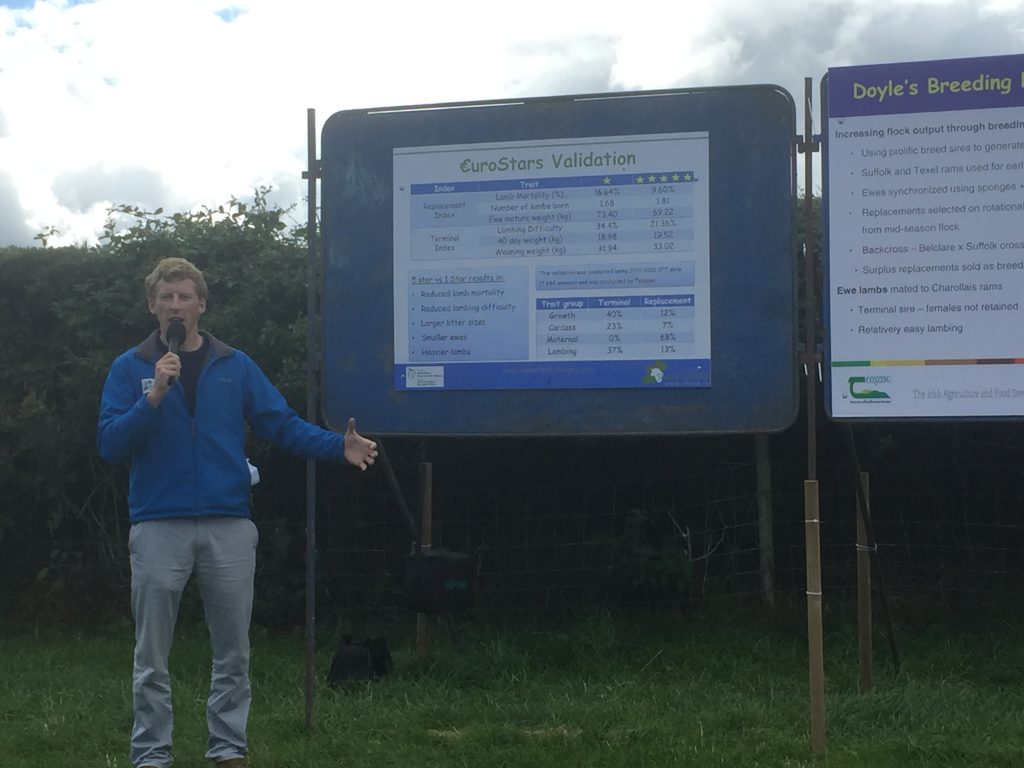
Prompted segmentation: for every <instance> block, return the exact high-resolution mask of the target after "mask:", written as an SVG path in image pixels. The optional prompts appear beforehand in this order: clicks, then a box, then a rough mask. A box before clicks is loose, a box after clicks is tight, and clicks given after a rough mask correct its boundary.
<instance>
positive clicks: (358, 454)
mask: <svg viewBox="0 0 1024 768" xmlns="http://www.w3.org/2000/svg"><path fill="white" fill-rule="evenodd" d="M344 453H345V461H347V462H348V463H349V464H351V465H352V466H354V467H359V469H362V470H365V469H366V468H367V467H372V466H373V462H374V461H376V459H377V444H376V443H375V442H373V441H372V440H367V439H366V438H365V437H363V436H362V435H360V434H359V433H358V432H356V420H355V419H349V420H348V429H347V430H345V452H344Z"/></svg>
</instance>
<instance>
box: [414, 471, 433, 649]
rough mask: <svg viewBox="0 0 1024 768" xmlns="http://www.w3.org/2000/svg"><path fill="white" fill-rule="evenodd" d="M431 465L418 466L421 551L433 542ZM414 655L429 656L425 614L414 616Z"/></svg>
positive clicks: (427, 628)
mask: <svg viewBox="0 0 1024 768" xmlns="http://www.w3.org/2000/svg"><path fill="white" fill-rule="evenodd" d="M433 466H434V465H433V464H431V463H430V462H428V461H425V462H423V463H422V464H420V500H421V504H420V508H421V509H422V514H421V517H420V520H421V522H420V545H421V546H422V547H423V549H425V550H426V549H430V546H431V544H432V542H433V541H434V533H433V504H432V498H433V495H434V480H433ZM416 655H417V657H419V658H421V659H425V658H426V657H427V656H428V655H430V617H429V616H428V615H427V614H425V613H417V614H416Z"/></svg>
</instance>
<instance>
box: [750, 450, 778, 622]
mask: <svg viewBox="0 0 1024 768" xmlns="http://www.w3.org/2000/svg"><path fill="white" fill-rule="evenodd" d="M754 446H755V450H756V453H757V552H758V557H759V562H760V571H761V594H762V595H763V597H764V602H765V605H767V606H768V607H769V608H774V607H775V536H774V533H773V522H774V521H773V517H772V463H771V455H770V453H769V451H768V435H763V434H759V435H754Z"/></svg>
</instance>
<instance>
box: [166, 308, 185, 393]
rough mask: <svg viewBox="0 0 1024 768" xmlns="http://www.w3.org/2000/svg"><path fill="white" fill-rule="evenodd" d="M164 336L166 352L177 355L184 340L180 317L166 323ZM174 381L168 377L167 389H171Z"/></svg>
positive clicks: (182, 323)
mask: <svg viewBox="0 0 1024 768" xmlns="http://www.w3.org/2000/svg"><path fill="white" fill-rule="evenodd" d="M165 335H166V336H167V350H168V351H169V352H170V353H171V354H174V355H176V354H178V352H179V351H180V350H181V343H182V342H183V341H184V340H185V323H184V322H182V319H181V318H180V317H172V318H171V319H170V320H168V321H167V331H166V332H165ZM176 379H177V377H176V376H168V377H167V387H168V388H170V387H173V386H174V382H175V380H176Z"/></svg>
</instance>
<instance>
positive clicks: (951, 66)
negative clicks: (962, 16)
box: [828, 56, 1024, 117]
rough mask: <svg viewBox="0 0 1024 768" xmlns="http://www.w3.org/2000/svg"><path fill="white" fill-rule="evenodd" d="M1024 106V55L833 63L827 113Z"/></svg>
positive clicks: (847, 115)
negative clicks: (861, 65) (893, 62)
mask: <svg viewBox="0 0 1024 768" xmlns="http://www.w3.org/2000/svg"><path fill="white" fill-rule="evenodd" d="M1020 106H1024V56H989V57H984V58H976V59H946V60H940V61H916V62H909V63H904V64H873V65H869V66H863V67H833V68H830V69H829V71H828V116H829V117H856V116H860V115H897V114H907V113H911V112H947V111H952V110H960V109H994V108H998V107H1020Z"/></svg>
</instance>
